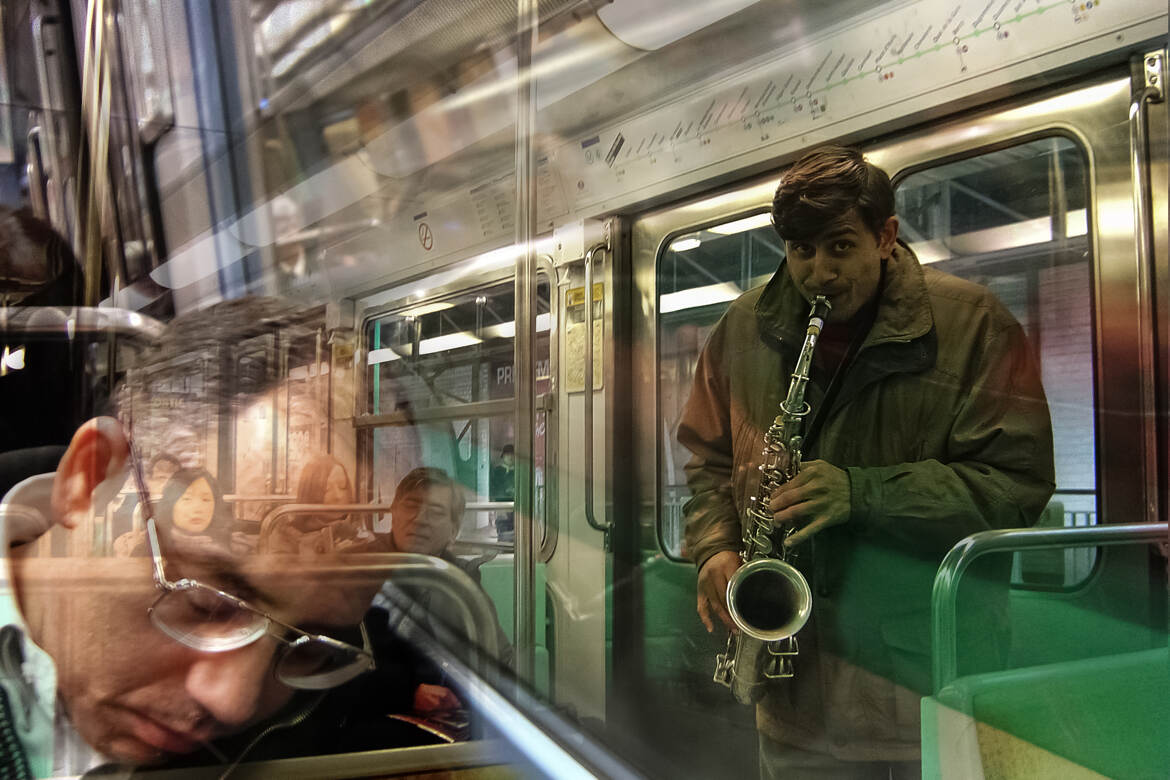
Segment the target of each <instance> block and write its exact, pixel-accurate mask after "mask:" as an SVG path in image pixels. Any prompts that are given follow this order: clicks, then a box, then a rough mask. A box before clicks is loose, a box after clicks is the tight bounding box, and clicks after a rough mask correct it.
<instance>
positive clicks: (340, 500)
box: [321, 465, 352, 504]
mask: <svg viewBox="0 0 1170 780" xmlns="http://www.w3.org/2000/svg"><path fill="white" fill-rule="evenodd" d="M351 500H352V499H351V498H350V495H349V477H347V476H346V475H345V469H344V468H343V467H342V466H340V465H338V466H334V467H333V471H331V472H330V473H329V479H328V480H326V482H325V495H324V496H322V499H321V503H323V504H348V503H349V502H350V501H351Z"/></svg>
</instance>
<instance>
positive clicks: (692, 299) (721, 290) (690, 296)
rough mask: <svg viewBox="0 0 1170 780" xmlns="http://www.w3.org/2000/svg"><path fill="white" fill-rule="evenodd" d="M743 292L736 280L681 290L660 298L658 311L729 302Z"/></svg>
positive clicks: (694, 307)
mask: <svg viewBox="0 0 1170 780" xmlns="http://www.w3.org/2000/svg"><path fill="white" fill-rule="evenodd" d="M742 292H743V290H741V289H739V285H738V284H736V283H735V282H722V283H720V284H708V285H706V286H704V287H695V288H693V289H690V290H681V291H679V292H676V293H667V294H666V295H663V296H662V297H661V298H659V299H658V313H659V314H669V313H670V312H672V311H682V310H683V309H697V308H699V307H700V306H710V305H711V304H713V303H727V302H728V301H734V300H735V299H736V298H738V297H739V296H740V293H742Z"/></svg>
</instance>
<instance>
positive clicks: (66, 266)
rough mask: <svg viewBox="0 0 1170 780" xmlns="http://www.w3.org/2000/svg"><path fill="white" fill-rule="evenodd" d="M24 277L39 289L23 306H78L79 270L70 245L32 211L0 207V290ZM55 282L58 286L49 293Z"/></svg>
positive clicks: (79, 300)
mask: <svg viewBox="0 0 1170 780" xmlns="http://www.w3.org/2000/svg"><path fill="white" fill-rule="evenodd" d="M22 277H23V280H24V282H25V283H32V284H36V285H39V287H40V290H39V291H38V293H34V294H32V295H30V296H29V297H28V298H26V299H25V301H24V303H25V305H26V306H33V305H36V306H43V305H63V306H70V305H72V306H77V305H80V304H81V302H82V300H81V294H82V278H81V267H80V265H79V264H78V262H77V258H76V256H75V255H74V254H73V250H72V249H71V248H70V246H69V242H68V241H66V240H65V238H64V237H63V236H61V234H59V233H58V232H57V231H56V230H54V229H53V226H52V225H50V224H49V223H48V222H45V221H44V220H42V219H40V218H39V217H37V216H36V215H35V214H34V213H33V212H32V210H31V209H29V208H27V207H25V208H19V209H13V208H11V207H10V206H0V289H2V288H3V287H4V285H5V283H6V282H12V281H14V280H15V279H20V278H22ZM54 281H58V282H60V283H61V284H59V285H57V288H58V289H55V290H50V289H49V288H50V286H52V283H53V282H54Z"/></svg>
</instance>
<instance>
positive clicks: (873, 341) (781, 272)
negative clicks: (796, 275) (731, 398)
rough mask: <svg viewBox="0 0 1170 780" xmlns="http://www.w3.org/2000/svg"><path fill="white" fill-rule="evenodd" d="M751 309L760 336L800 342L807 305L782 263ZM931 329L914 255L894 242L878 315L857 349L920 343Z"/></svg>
mask: <svg viewBox="0 0 1170 780" xmlns="http://www.w3.org/2000/svg"><path fill="white" fill-rule="evenodd" d="M755 309H756V317H757V318H758V319H759V324H760V331H761V332H762V333H767V334H769V335H771V336H773V337H774V338H776V339H779V340H780V342H781V343H784V344H788V345H792V346H798V345H799V344H801V343H802V342H803V341H804V332H805V329H806V327H807V325H808V309H809V304H808V302H807V301H805V300H804V296H802V295H801V294H800V291H799V290H797V288H796V283H795V282H793V281H792V277H791V276H789V274H788V269H787V265H786V263H781V264H780V267H779V268H778V269H776V273H775V274H773V275H772V278H771V279H770V280H769V281H768V284H767V285H766V286H765V287H764V291H763V293H761V294H760V298H759V300H757V301H756V307H755ZM794 312H799V314H794ZM933 327H934V313H933V311H932V310H931V308H930V297H929V295H928V294H927V291H926V279H925V277H924V275H923V272H922V266H921V265H920V264H919V262H918V258H917V257H916V256H915V255H914V251H913V250H912V249H910V247H908V246H906V244H904V243H903V242H902V241H901V240H899V241H898V243H897V244H896V245H895V246H894V251H893V253H892V255H891V257H890V259H889V261H888V262H887V264H886V279H885V285H884V286H883V288H882V291H881V294H880V298H879V300H878V310H877V314H876V315H875V317H874V322H873V327H871V328H870V330H869V335H868V336H867V337H866V339H865V342H864V344H863V345H862V349H865V348H868V347H871V346H875V345H877V344H883V343H888V342H907V341H912V340H915V339H919V338H922V337H923V336H925V335H926V334H928V333H929V332H930V331H931V329H932V328H933Z"/></svg>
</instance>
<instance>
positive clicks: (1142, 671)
mask: <svg viewBox="0 0 1170 780" xmlns="http://www.w3.org/2000/svg"><path fill="white" fill-rule="evenodd" d="M922 730H923V735H922V737H923V739H922V743H923V777H927V778H930V777H946V776H952V773H953V771H954V769H955V767H956V764H961V763H963V762H967V763H970V762H971V761H972V759H973V758H974V756H973V754H974V753H975V752H976V751H977V753H978V757H977V758H975V760H977V761H979V762H980V763H981V764H982V769H983V774H984V776H987V777H993V776H1015V777H1040V776H1046V777H1072V776H1075V775H1082V776H1087V777H1091V776H1093V774H1092V773H1099V774H1101V775H1104V776H1106V777H1116V778H1166V777H1168V776H1170V651H1168V650H1167V648H1157V649H1154V650H1143V651H1139V652H1131V653H1124V654H1119V655H1110V656H1102V657H1097V658H1088V659H1081V660H1077V661H1068V662H1062V663H1053V664H1045V665H1043V666H1034V667H1029V668H1025V669H1012V670H1009V671H1002V672H991V673H987V674H979V675H972V676H968V677H962V678H959V679H957V680H955V681H954V682H953V683H951V684H950V685H948V686H946V687H945V688H944V689H943V690H941V691H940V692H939V693H938V694H937V695H936V696H934V697H928V698H926V699H924V700H923V707H922ZM972 736H974V737H975V740H974V742H972V741H971V737H972ZM964 745H965V746H966V747H964ZM948 770H950V771H948ZM1082 770H1090V771H1088V772H1083V771H1082ZM1005 772H1006V774H1005ZM960 774H961V771H960Z"/></svg>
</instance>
